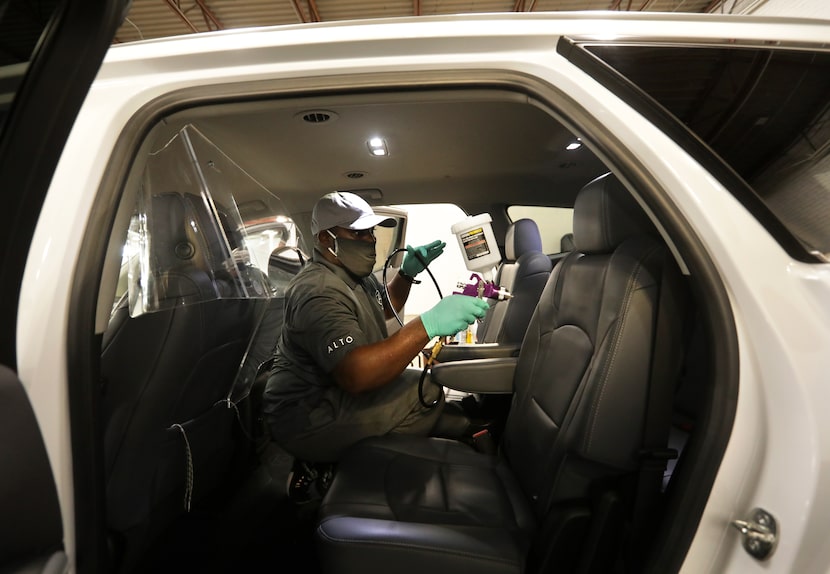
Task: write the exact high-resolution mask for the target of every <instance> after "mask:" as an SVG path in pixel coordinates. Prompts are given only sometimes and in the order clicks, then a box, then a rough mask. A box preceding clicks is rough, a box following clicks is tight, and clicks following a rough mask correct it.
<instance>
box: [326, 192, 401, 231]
mask: <svg viewBox="0 0 830 574" xmlns="http://www.w3.org/2000/svg"><path fill="white" fill-rule="evenodd" d="M375 225H380V226H381V227H395V225H397V221H395V219H394V218H392V217H385V216H383V215H375V212H374V211H372V207H371V206H370V205H369V204H368V203H366V201H365V200H364V199H363V198H362V197H360V196H359V195H355V194H354V193H349V192H348V191H334V192H332V193H327V194H326V195H324V196H323V197H321V198H320V199H318V200H317V203H316V204H314V211H312V212H311V232H312V233H313V234H314V235H317V234H318V233H320V232H321V231H323V230H324V229H331V228H332V227H343V228H345V229H369V228H371V227H374V226H375Z"/></svg>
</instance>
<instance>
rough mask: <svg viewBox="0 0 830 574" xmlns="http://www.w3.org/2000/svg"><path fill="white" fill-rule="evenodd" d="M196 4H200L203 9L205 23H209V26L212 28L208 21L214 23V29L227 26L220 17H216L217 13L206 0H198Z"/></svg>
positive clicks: (221, 28) (222, 28)
mask: <svg viewBox="0 0 830 574" xmlns="http://www.w3.org/2000/svg"><path fill="white" fill-rule="evenodd" d="M196 5H197V6H199V9H200V10H201V11H202V16H204V18H205V24H207V25H208V28H210V24H208V22H210V23H212V24H213V29H214V30H224V29H225V26H223V25H222V22H220V21H219V18H217V17H216V14H214V13H213V11H212V10H211V9H210V8H209V7H208V5H207V4H206V3H205V0H196Z"/></svg>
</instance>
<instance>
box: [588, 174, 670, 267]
mask: <svg viewBox="0 0 830 574" xmlns="http://www.w3.org/2000/svg"><path fill="white" fill-rule="evenodd" d="M653 233H654V226H653V225H652V223H651V221H649V219H648V217H647V216H646V214H645V213H644V212H643V210H642V209H641V208H640V206H639V205H638V204H637V202H636V201H635V200H634V198H633V197H632V196H631V194H630V193H629V192H628V190H627V189H625V187H624V186H623V185H622V184H621V183H620V182H619V180H617V178H616V177H614V176H613V175H611V174H610V173H607V174H605V175H601V176H600V177H598V178H596V179H595V180H593V181H592V182H590V183H588V184H587V185H586V186H585V187H583V188H582V189H581V190H580V192H579V194H578V195H577V196H576V203H575V204H574V245H575V247H576V249H577V250H578V251H580V252H582V253H609V252H611V251H613V250H614V249H615V248H616V247H617V246H618V245H620V244H621V243H622V242H623V241H624V240H626V239H628V238H629V237H634V236H638V235H649V234H653Z"/></svg>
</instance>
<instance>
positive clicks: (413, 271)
mask: <svg viewBox="0 0 830 574" xmlns="http://www.w3.org/2000/svg"><path fill="white" fill-rule="evenodd" d="M446 246H447V244H446V243H444V242H443V241H441V240H440V239H436V240H435V241H433V242H432V243H430V244H428V245H421V246H420V247H412V246H411V245H407V246H406V256H405V257H404V259H403V263H402V264H401V271H402V272H403V274H404V275H406V276H407V277H415V276H416V275H417V274H418V273H420V272H421V271H423V270H424V267H425V265H429V264H430V263H432V262H433V261H434V260H435V258H436V257H438V256H439V255H441V254H442V253H443V252H444V247H446ZM419 256H420V257H419Z"/></svg>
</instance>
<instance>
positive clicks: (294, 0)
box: [291, 0, 308, 24]
mask: <svg viewBox="0 0 830 574" xmlns="http://www.w3.org/2000/svg"><path fill="white" fill-rule="evenodd" d="M291 6H293V8H294V13H295V14H296V15H297V18H299V20H300V22H302V23H303V24H305V23H306V22H308V19H307V18H306V17H305V12H303V9H302V7H301V6H300V3H299V1H298V0H291Z"/></svg>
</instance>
